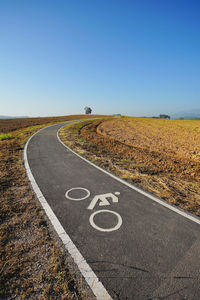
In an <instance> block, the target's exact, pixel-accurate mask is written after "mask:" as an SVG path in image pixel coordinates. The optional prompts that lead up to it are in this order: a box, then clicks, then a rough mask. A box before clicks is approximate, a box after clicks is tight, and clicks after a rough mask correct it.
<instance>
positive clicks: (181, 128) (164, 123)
mask: <svg viewBox="0 0 200 300" xmlns="http://www.w3.org/2000/svg"><path fill="white" fill-rule="evenodd" d="M98 130H99V131H100V133H103V134H105V135H107V136H111V137H112V138H114V139H117V140H118V141H120V142H123V143H125V144H128V145H131V146H136V147H141V148H148V149H150V150H152V151H159V152H166V153H167V154H171V155H172V156H177V157H181V158H183V159H184V158H187V159H190V160H194V161H198V162H200V120H164V119H151V118H128V117H126V118H120V119H115V120H110V121H107V122H104V123H102V124H101V125H100V126H99V127H98Z"/></svg>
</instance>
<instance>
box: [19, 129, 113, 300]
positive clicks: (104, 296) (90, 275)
mask: <svg viewBox="0 0 200 300" xmlns="http://www.w3.org/2000/svg"><path fill="white" fill-rule="evenodd" d="M56 125H58V124H55V125H50V126H47V127H51V126H56ZM65 125H66V124H65ZM65 125H64V126H65ZM47 127H44V128H42V129H40V130H39V131H37V132H36V133H34V134H33V135H32V136H31V137H30V138H29V139H28V141H27V142H26V145H25V147H24V165H25V168H26V172H27V175H28V178H29V180H30V182H31V185H32V187H33V190H34V192H35V193H36V195H37V198H38V200H39V201H40V203H41V205H42V207H43V209H44V210H45V212H46V214H47V216H48V218H49V220H50V221H51V223H52V225H53V227H54V228H55V230H56V232H57V234H58V236H59V237H60V239H61V240H62V242H63V244H64V246H65V248H66V249H67V251H68V252H69V253H70V255H71V256H72V258H73V259H74V261H75V263H76V264H77V266H78V268H79V270H80V272H81V273H82V275H83V277H84V278H85V280H86V282H87V284H88V285H89V287H90V288H91V290H92V292H93V293H94V295H95V296H96V298H97V300H112V298H111V296H110V295H109V294H108V292H107V291H106V289H105V288H104V286H103V284H102V283H101V282H100V281H99V279H98V278H97V276H96V274H95V273H94V272H93V271H92V269H91V268H90V266H89V265H88V264H87V262H86V260H85V259H84V258H83V256H82V255H81V253H80V252H79V250H78V249H77V248H76V246H75V245H74V243H73V242H72V240H71V239H70V237H69V235H68V234H67V233H66V231H65V230H64V228H63V227H62V225H61V223H60V222H59V220H58V218H57V217H56V215H55V214H54V212H53V211H52V209H51V207H50V206H49V204H48V203H47V201H46V199H45V197H44V196H43V194H42V192H41V190H40V188H39V186H38V185H37V183H36V181H35V179H34V177H33V174H32V172H31V169H30V166H29V163H28V158H27V147H28V144H29V142H30V140H31V139H32V137H33V136H34V135H36V134H37V133H38V132H40V131H41V130H43V129H45V128H47Z"/></svg>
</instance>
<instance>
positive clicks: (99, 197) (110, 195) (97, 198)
mask: <svg viewBox="0 0 200 300" xmlns="http://www.w3.org/2000/svg"><path fill="white" fill-rule="evenodd" d="M73 191H83V192H85V193H86V195H85V196H84V197H76V198H74V197H72V196H70V195H69V194H70V193H71V192H73ZM118 195H120V193H119V192H115V193H114V194H113V193H107V194H101V195H96V196H94V198H93V199H92V201H91V202H90V205H89V206H88V207H87V209H89V210H92V209H94V207H95V205H96V204H97V202H98V201H100V202H99V206H107V205H110V202H109V201H108V199H111V200H112V202H115V203H116V202H118V197H117V196H118ZM65 197H66V198H67V199H69V200H73V201H82V200H85V199H87V198H89V197H90V191H89V190H88V189H86V188H82V187H75V188H71V189H69V190H68V191H67V192H66V193H65ZM101 213H110V214H113V215H114V216H116V217H117V224H116V225H115V226H114V227H111V228H102V227H99V226H97V225H96V224H95V222H94V217H95V216H96V215H98V214H101ZM89 222H90V225H91V226H92V227H93V228H95V229H96V230H99V231H103V232H111V231H115V230H118V229H119V228H120V227H121V225H122V218H121V216H120V214H118V213H117V212H115V211H112V210H108V209H101V210H98V211H96V212H93V213H92V214H91V216H90V218H89Z"/></svg>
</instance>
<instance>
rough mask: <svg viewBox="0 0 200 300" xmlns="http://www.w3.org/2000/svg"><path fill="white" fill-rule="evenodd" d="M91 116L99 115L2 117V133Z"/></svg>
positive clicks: (0, 128)
mask: <svg viewBox="0 0 200 300" xmlns="http://www.w3.org/2000/svg"><path fill="white" fill-rule="evenodd" d="M91 117H94V118H95V117H99V116H96V115H71V116H62V117H46V118H24V119H22V118H19V119H0V134H1V133H7V132H11V131H15V130H19V129H22V128H26V127H30V126H36V125H44V124H48V123H57V122H65V121H69V120H80V119H88V118H91Z"/></svg>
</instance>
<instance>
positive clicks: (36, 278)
mask: <svg viewBox="0 0 200 300" xmlns="http://www.w3.org/2000/svg"><path fill="white" fill-rule="evenodd" d="M82 117H85V116H79V119H80V118H82ZM73 118H74V116H73V117H71V116H69V117H68V119H69V120H71V119H73ZM76 118H77V116H76ZM87 118H88V116H87ZM65 120H66V121H67V117H65ZM20 121H21V127H22V128H23V127H27V126H28V125H27V123H26V121H23V120H20ZM29 121H30V120H29ZM47 121H48V122H49V119H48V120H47ZM62 121H63V120H62ZM56 122H59V118H57V120H56ZM44 126H46V125H42V126H41V125H40V126H33V127H28V128H25V129H21V130H17V131H13V132H12V138H10V139H3V140H1V141H0V147H1V151H0V173H1V185H0V216H1V219H0V299H91V298H89V297H88V295H87V294H86V292H85V286H84V283H83V279H82V277H81V276H79V275H75V274H74V273H73V272H72V268H73V267H74V266H73V263H72V261H71V258H70V256H69V255H68V253H66V250H65V249H64V248H63V246H62V245H61V244H60V242H59V240H58V238H57V237H56V236H55V233H54V230H53V229H52V228H51V225H50V224H49V221H48V219H47V217H46V215H45V213H44V211H43V210H42V208H41V206H40V205H39V202H38V200H37V198H36V196H35V194H34V193H33V191H32V190H31V188H30V185H29V181H28V179H27V176H26V172H25V168H24V166H23V159H22V152H23V148H24V144H25V142H26V140H27V139H28V138H29V136H30V135H32V134H33V133H34V132H36V131H37V130H38V129H39V128H41V127H44ZM11 127H12V126H10V127H9V128H11ZM5 131H6V130H5Z"/></svg>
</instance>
